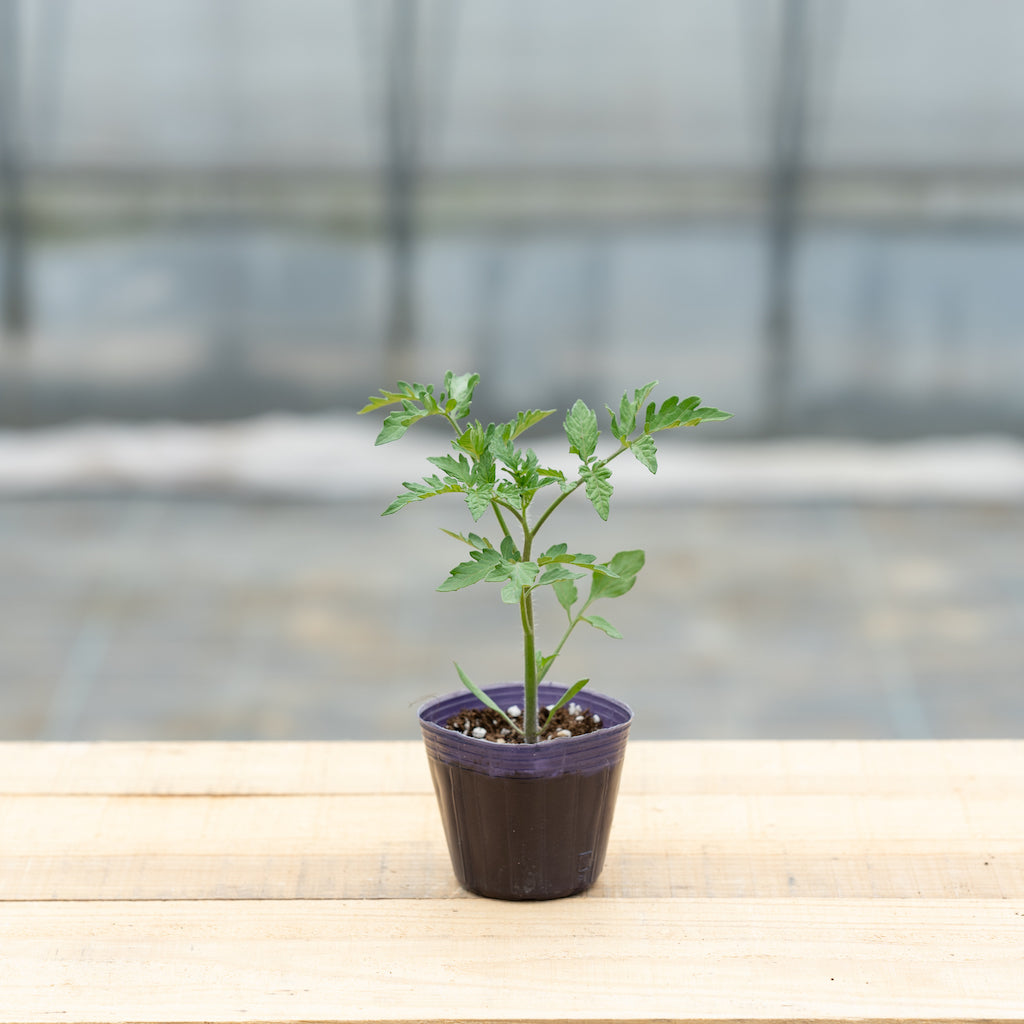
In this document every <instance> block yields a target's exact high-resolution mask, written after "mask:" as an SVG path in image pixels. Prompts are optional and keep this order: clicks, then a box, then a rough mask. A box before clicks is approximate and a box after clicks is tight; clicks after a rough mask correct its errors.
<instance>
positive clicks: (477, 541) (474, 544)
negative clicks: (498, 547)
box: [439, 526, 493, 550]
mask: <svg viewBox="0 0 1024 1024" xmlns="http://www.w3.org/2000/svg"><path fill="white" fill-rule="evenodd" d="M439 529H440V530H441V532H442V533H447V534H448V536H449V537H451V538H453V539H454V540H461V541H462V543H463V544H468V545H469V546H470V547H471V548H476V549H477V550H483V549H484V548H489V547H492V546H493V545H492V544H491V542H490V541H489V540H488V539H487V538H486V537H480V536H478V535H477V534H475V533H471V534H470V535H469V536H468V537H467V536H465V535H463V534H461V533H455V532H454V531H453V530H446V529H445V528H444V527H443V526H442V527H439Z"/></svg>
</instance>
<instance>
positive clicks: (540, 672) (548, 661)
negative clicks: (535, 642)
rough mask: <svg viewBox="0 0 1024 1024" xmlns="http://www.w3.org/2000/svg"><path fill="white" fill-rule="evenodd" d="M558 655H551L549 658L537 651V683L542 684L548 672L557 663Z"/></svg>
mask: <svg viewBox="0 0 1024 1024" xmlns="http://www.w3.org/2000/svg"><path fill="white" fill-rule="evenodd" d="M556 658H557V655H555V654H549V655H547V656H545V655H543V654H541V653H540V651H537V656H536V663H537V682H538V683H539V682H542V681H543V679H544V676H545V675H546V674H547V671H548V669H549V668H551V666H552V665H553V664H554V663H555V659H556Z"/></svg>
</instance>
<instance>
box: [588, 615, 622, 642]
mask: <svg viewBox="0 0 1024 1024" xmlns="http://www.w3.org/2000/svg"><path fill="white" fill-rule="evenodd" d="M583 621H584V622H589V623H590V625H592V626H593V627H594V628H595V629H599V630H601V632H602V633H607V634H608V635H609V636H610V637H611V638H612V639H613V640H621V639H622V634H621V633H620V632H619V631H618V630H617V629H616V628H615V627H614V626H613V625H612V624H611V623H610V622H609V621H608V620H607V619H606V618H603V617H602V616H600V615H584V616H583Z"/></svg>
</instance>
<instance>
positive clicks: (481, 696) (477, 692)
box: [452, 661, 523, 736]
mask: <svg viewBox="0 0 1024 1024" xmlns="http://www.w3.org/2000/svg"><path fill="white" fill-rule="evenodd" d="M452 664H453V665H454V666H455V671H456V672H458V673H459V679H461V680H462V685H463V686H464V687H465V688H466V689H467V690H469V692H470V693H471V694H473V696H474V697H476V699H477V700H478V701H480V702H481V703H482V704H483V705H484V706H485V707H488V708H490V709H491V710H492V711H497V712H498V714H499V715H501V717H502V718H504V719H505V721H506V722H508V724H509V725H510V726H512V728H513V729H515V731H516V732H517V733H519V735H520V736H522V734H523V730H522V729H520V728H519V726H518V725H516V723H515V722H513V721H512V719H511V718H509V717H508V715H507V714H505V709H504V708H502V707H499V705H498V703H497V702H496V701H495V700H494V699H493V698H492V697H490V696H488V695H487V694H486V693H484V691H483V690H481V689H480V687H479V686H477V685H476V683H474V682H473V681H472V680H471V679H470V678H469V676H467V675H466V673H465V672H463V671H462V669H461V668H460V667H459V663H458V662H457V661H454V662H452Z"/></svg>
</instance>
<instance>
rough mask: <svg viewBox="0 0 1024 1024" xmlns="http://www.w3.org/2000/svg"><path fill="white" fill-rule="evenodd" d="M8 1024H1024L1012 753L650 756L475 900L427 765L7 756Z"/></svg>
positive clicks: (1022, 874) (344, 750) (380, 755)
mask: <svg viewBox="0 0 1024 1024" xmlns="http://www.w3.org/2000/svg"><path fill="white" fill-rule="evenodd" d="M0 808H2V816H0V821H2V826H3V829H2V846H0V901H2V902H0V1021H3V1022H8V1024H12V1022H16V1024H30V1022H40V1021H69V1022H73V1021H85V1022H89V1024H101V1022H112V1021H132V1022H142V1021H163V1022H178V1024H180V1022H193V1021H211V1022H213V1021H215V1022H228V1021H267V1022H269V1021H274V1022H279V1021H306V1022H310V1021H316V1022H324V1021H349V1020H356V1021H365V1020H388V1021H434V1020H445V1021H471V1020H474V1021H475V1020H479V1021H534V1020H537V1021H552V1020H602V1021H637V1020H685V1021H694V1020H716V1021H720V1020H731V1021H739V1020H785V1021H792V1020H806V1021H829V1020H845V1021H851V1020H858V1021H865V1020H867V1021H887V1022H888V1021H895V1020H914V1021H939V1020H942V1021H949V1020H957V1021H960V1020H983V1019H984V1020H1021V1019H1024V742H1016V741H999V742H913V743H884V742H883V743H866V742H837V743H819V742H730V743H711V742H709V743H676V742H672V743H665V742H662V743H640V742H634V743H633V744H632V745H631V747H630V749H629V753H628V755H627V760H626V769H625V772H624V776H623V787H622V792H621V795H620V799H619V808H618V813H617V817H616V823H615V828H614V831H613V834H612V841H611V847H610V850H609V855H608V862H607V865H606V868H605V872H604V875H603V876H602V878H601V880H600V881H599V883H598V885H597V886H596V887H595V888H594V889H593V890H592V891H591V892H590V893H588V894H586V895H583V896H580V897H576V898H574V899H570V900H561V901H555V902H552V903H534V904H522V903H520V904H512V903H500V902H495V901H491V900H483V899H478V898H476V897H472V896H469V895H467V894H465V893H463V892H462V891H460V890H459V889H458V888H457V887H456V885H455V883H454V881H453V878H452V876H451V872H450V868H449V864H448V857H447V852H446V850H445V848H444V842H443V838H442V834H441V828H440V823H439V820H438V817H437V812H436V808H435V805H434V797H433V794H432V792H431V791H430V782H429V778H428V774H427V770H426V763H425V757H424V754H423V751H422V748H421V746H420V744H419V743H418V742H415V743H335V744H322V743H263V744H261V743H120V744H103V743H89V744H22V743H8V744H0Z"/></svg>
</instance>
